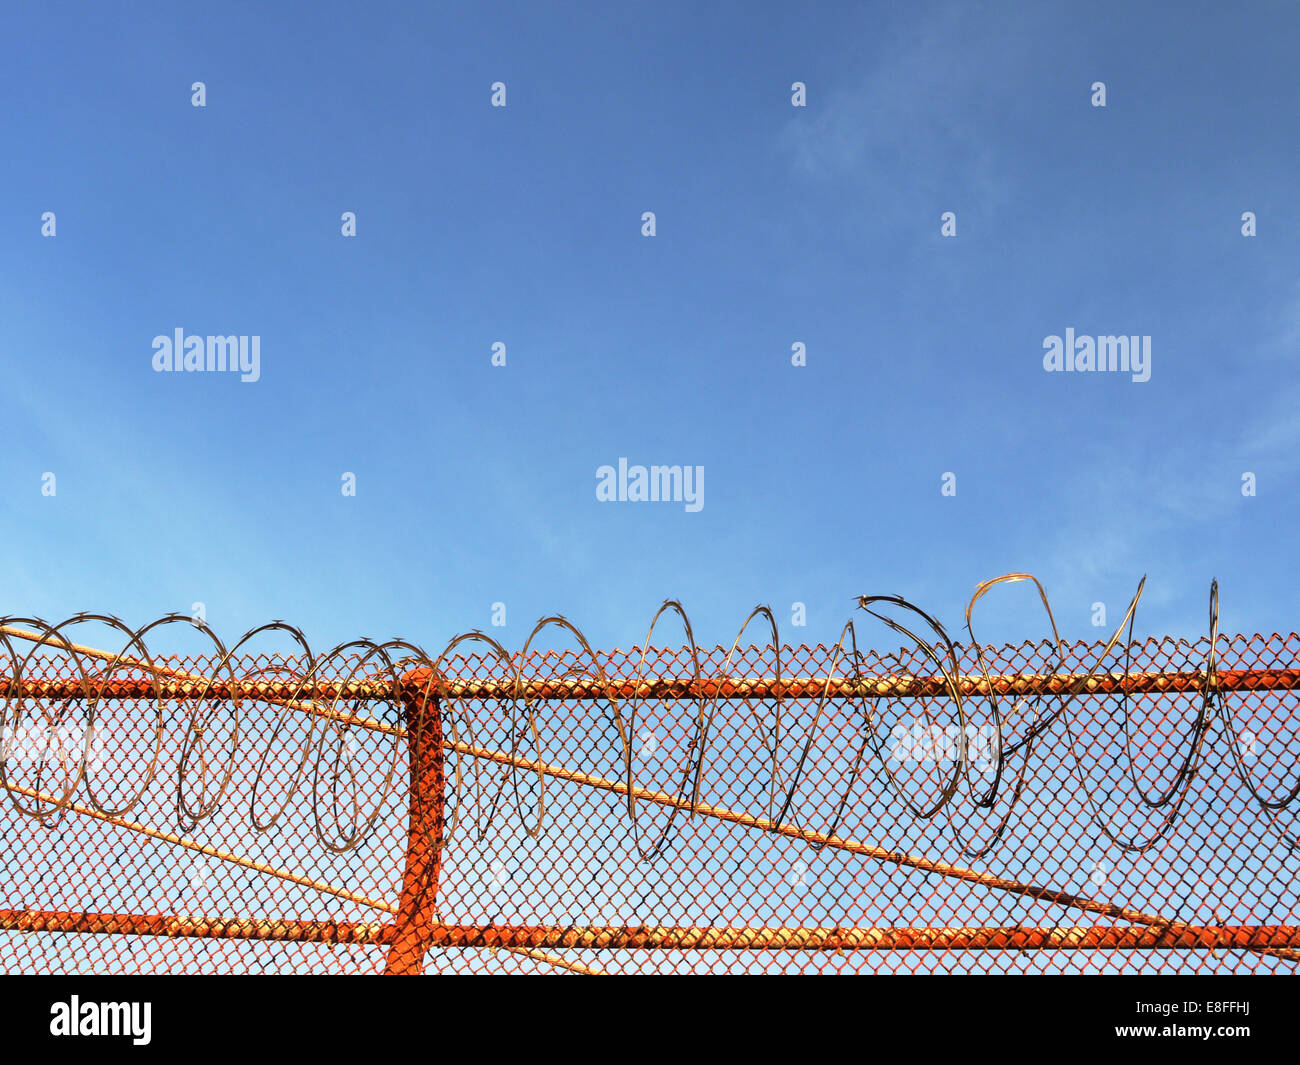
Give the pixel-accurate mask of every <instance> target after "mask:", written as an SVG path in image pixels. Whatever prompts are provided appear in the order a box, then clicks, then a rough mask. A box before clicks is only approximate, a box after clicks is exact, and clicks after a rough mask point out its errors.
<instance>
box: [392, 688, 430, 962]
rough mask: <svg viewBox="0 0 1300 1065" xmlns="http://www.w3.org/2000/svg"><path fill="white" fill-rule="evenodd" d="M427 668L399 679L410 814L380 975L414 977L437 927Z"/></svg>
mask: <svg viewBox="0 0 1300 1065" xmlns="http://www.w3.org/2000/svg"><path fill="white" fill-rule="evenodd" d="M431 679H432V675H431V673H430V671H429V670H427V669H419V670H412V671H411V672H410V673H408V674H406V676H405V677H403V678H402V720H403V723H404V725H405V727H406V741H407V750H408V752H409V759H410V764H411V788H410V815H409V821H408V826H407V837H406V871H405V873H404V874H403V877H402V897H401V902H400V903H399V905H398V910H397V916H396V918H395V919H394V921H393V929H394V931H393V940H392V944H391V945H390V946H389V948H388V960H387V963H386V965H385V967H384V973H385V975H392V976H414V975H418V974H420V973H422V972H423V971H424V953H425V951H426V950H427V949H428V940H429V933H430V931H431V929H432V928H433V926H434V925H435V924H436V923H437V917H436V915H435V913H434V910H435V908H436V906H437V901H438V880H439V876H440V874H441V872H442V833H443V751H442V718H441V713H440V710H441V707H440V705H439V700H438V697H437V695H435V694H433V693H432V691H431V689H432V688H433V685H432V683H431Z"/></svg>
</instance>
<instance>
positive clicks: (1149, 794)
mask: <svg viewBox="0 0 1300 1065" xmlns="http://www.w3.org/2000/svg"><path fill="white" fill-rule="evenodd" d="M1298 641H1300V636H1297V635H1295V634H1292V635H1290V636H1286V637H1282V636H1271V637H1263V636H1251V637H1246V636H1234V637H1228V636H1219V637H1218V639H1217V643H1216V645H1215V650H1216V657H1217V674H1207V673H1206V662H1207V654H1208V651H1209V649H1210V645H1209V639H1208V638H1206V639H1202V640H1200V641H1197V642H1187V641H1182V640H1174V639H1169V638H1166V639H1152V640H1148V641H1146V642H1144V643H1136V644H1133V645H1120V646H1118V647H1117V648H1114V649H1112V650H1111V651H1110V653H1109V654H1108V655H1106V656H1105V658H1104V659H1103V652H1104V651H1105V645H1103V644H1086V643H1080V644H1074V645H1065V648H1064V650H1065V658H1064V660H1063V661H1059V662H1058V660H1057V649H1056V646H1055V644H1053V643H1051V642H1047V641H1044V642H1041V643H1026V644H1023V645H1020V646H1008V647H1003V648H1000V649H995V648H987V647H986V648H984V649H983V652H984V659H985V661H984V664H983V668H981V664H980V662H979V659H978V656H977V654H976V652H975V650H974V649H973V648H971V647H960V646H959V647H958V648H957V654H958V665H959V667H960V675H961V677H963V678H964V679H962V680H960V681H954V680H952V679H947V678H945V677H944V676H943V675H941V674H939V673H938V671H936V669H935V668H934V658H933V657H932V656H931V653H930V652H929V651H928V650H926V649H924V648H920V647H918V648H916V649H914V650H912V651H902V652H899V653H898V654H897V655H893V656H890V657H889V658H888V659H882V658H879V657H877V656H875V655H872V654H862V655H860V656H858V657H857V658H856V659H854V660H853V663H852V668H851V666H850V662H849V661H848V660H847V659H846V652H844V651H842V650H839V649H837V648H827V647H823V646H817V647H789V646H783V647H782V648H781V650H780V653H779V656H778V653H777V651H776V650H775V649H774V648H773V647H771V646H768V647H750V648H742V649H738V650H737V651H736V652H735V653H734V654H731V653H730V649H729V648H725V647H719V648H715V649H713V650H712V651H710V652H700V655H699V660H698V665H697V663H696V660H695V659H694V657H693V655H692V651H691V649H690V648H682V649H677V650H671V649H651V650H649V651H646V652H644V662H643V661H642V655H643V652H642V651H641V650H640V649H633V650H631V651H614V652H591V653H590V654H588V653H586V652H585V651H575V652H564V653H560V652H547V653H538V652H530V653H529V654H527V655H526V656H514V657H512V658H509V659H504V658H502V657H501V656H500V655H499V654H494V653H484V654H460V653H455V652H454V651H453V653H451V654H449V655H447V656H446V657H444V658H443V659H441V660H440V661H439V662H438V664H437V673H436V674H435V673H434V672H432V671H431V669H430V668H429V666H430V664H429V663H427V661H426V662H420V661H416V660H411V659H407V660H405V661H402V660H401V659H402V656H401V655H399V654H398V653H396V652H393V653H392V655H391V659H392V660H391V661H390V662H379V661H377V660H376V658H375V656H374V655H373V654H372V653H371V652H369V651H367V650H364V649H362V650H357V651H356V652H355V653H350V654H343V655H338V656H334V657H329V658H327V659H324V660H316V663H315V666H314V668H309V667H308V666H307V664H306V662H305V661H304V660H298V659H294V658H280V657H274V658H272V657H267V656H252V655H236V656H235V657H233V658H230V659H229V660H227V661H225V662H223V661H222V659H221V656H220V655H216V654H214V655H212V656H209V657H191V658H167V659H152V662H153V668H145V667H143V666H140V665H131V664H124V663H122V662H118V663H117V664H116V665H115V666H113V668H112V669H111V670H109V672H108V674H105V673H104V672H103V668H104V666H103V663H102V662H100V663H98V665H96V663H94V662H93V661H90V660H88V659H85V658H82V659H81V660H75V659H74V658H73V657H71V656H69V655H66V654H63V653H61V652H59V651H58V650H57V649H56V648H53V647H50V646H45V647H42V648H40V650H41V654H33V655H32V656H31V657H25V655H26V650H25V649H24V650H22V651H21V652H20V650H19V645H18V643H17V642H16V641H15V642H14V643H13V644H11V645H10V652H11V655H12V656H13V657H11V658H10V659H9V660H6V661H3V662H0V665H3V668H4V671H5V674H6V675H7V676H8V677H10V678H11V680H10V682H9V687H8V694H7V697H6V699H5V704H4V705H5V718H4V720H5V746H4V760H3V763H2V764H3V770H4V774H3V775H4V780H3V784H4V788H5V790H6V792H7V797H8V801H7V802H6V803H5V805H4V812H3V813H2V814H0V834H2V837H3V840H2V842H3V847H2V853H3V856H4V863H5V877H4V881H3V883H4V899H3V901H2V902H0V968H2V969H3V970H4V971H6V972H11V973H12V972H38V973H50V972H76V973H97V972H131V973H151V972H180V973H189V972H222V973H226V972H230V973H258V972H323V973H378V972H384V971H390V972H415V971H421V970H423V971H425V972H502V971H505V972H538V971H540V972H554V973H561V972H576V973H586V972H607V973H626V972H683V971H691V972H701V971H751V972H775V971H888V972H928V971H944V972H952V971H972V972H985V971H990V972H1024V971H1033V972H1087V971H1107V972H1117V971H1124V972H1157V971H1171V972H1207V971H1223V972H1227V971H1232V972H1271V971H1283V972H1290V971H1294V969H1295V964H1296V959H1297V958H1298V957H1300V928H1298V927H1297V926H1298V925H1300V920H1297V886H1296V885H1297V877H1296V871H1297V856H1296V852H1295V850H1293V849H1292V842H1293V841H1294V840H1295V838H1296V834H1297V828H1298V827H1300V826H1298V825H1297V818H1296V802H1295V799H1296V794H1297V789H1300V757H1298V756H1300V717H1298V716H1297V713H1296V708H1297V694H1296V690H1295V689H1296V688H1297V687H1300V672H1298V671H1297V669H1296V650H1297V647H1298V646H1300V643H1298ZM138 650H139V649H137V651H138ZM937 650H938V653H939V655H940V656H942V654H943V653H944V652H943V650H942V649H937ZM20 655H21V656H24V657H22V659H21V661H19V656H20ZM96 669H98V670H99V671H98V672H96ZM516 670H517V671H518V675H517V677H516V674H515V671H516ZM1089 672H1092V673H1093V679H1092V681H1091V682H1090V683H1089V684H1088V686H1087V688H1086V690H1079V691H1075V690H1074V689H1076V688H1077V687H1078V685H1077V683H1076V682H1075V681H1074V680H1072V679H1069V678H1073V677H1078V676H1080V675H1081V674H1087V673H1089ZM985 673H987V674H988V675H990V676H991V677H992V678H993V679H992V681H991V682H989V681H986V680H984V679H983V678H984V674H985ZM832 678H834V679H832ZM927 678H928V679H927ZM954 684H956V686H957V687H959V688H960V689H961V692H962V695H963V697H962V699H961V700H960V702H959V701H958V700H957V699H955V698H954V697H953V691H952V688H953V686H954ZM990 687H992V688H993V689H994V690H995V691H999V692H1001V696H1000V698H999V700H998V702H997V704H996V706H995V705H994V703H993V702H992V701H991V700H990V699H989V698H987V692H988V689H989V688H990ZM1035 692H1038V693H1044V694H1039V695H1037V696H1035V695H1034V694H1033V693H1035ZM1061 692H1066V693H1067V694H1065V695H1061V694H1060V693H1061ZM1070 692H1074V693H1073V694H1069V693H1070Z"/></svg>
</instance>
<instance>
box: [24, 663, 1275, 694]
mask: <svg viewBox="0 0 1300 1065" xmlns="http://www.w3.org/2000/svg"><path fill="white" fill-rule="evenodd" d="M158 666H159V667H160V668H165V662H162V661H160V662H159V663H158ZM122 668H123V669H135V670H144V669H147V668H148V667H146V666H144V665H143V664H141V665H139V666H123V667H122ZM953 679H954V681H955V684H956V687H957V689H958V691H959V692H960V694H961V696H962V698H972V697H975V698H978V697H984V696H988V695H989V694H990V693H992V694H994V695H998V696H1006V697H1017V698H1019V697H1031V696H1035V695H1039V696H1041V695H1052V696H1054V695H1071V694H1079V695H1121V694H1130V695H1131V694H1141V693H1151V692H1157V693H1158V692H1167V693H1180V692H1203V691H1206V690H1209V689H1211V688H1214V689H1217V690H1219V691H1229V692H1232V691H1297V690H1300V668H1295V669H1221V670H1218V671H1217V672H1216V675H1215V678H1214V680H1213V682H1212V681H1211V680H1210V678H1209V677H1208V675H1207V674H1206V672H1205V671H1203V670H1196V671H1180V672H1168V673H1166V672H1141V673H1122V672H1111V673H1095V674H1092V675H1089V674H1087V673H1022V674H1001V673H1000V674H990V675H989V677H988V678H987V679H986V678H985V677H984V676H982V675H981V674H969V673H968V674H960V675H958V676H956V677H955V678H953ZM430 680H431V677H430V673H429V671H428V670H427V669H423V670H412V671H410V672H408V673H407V674H405V675H404V676H403V677H402V679H401V681H399V682H398V684H396V685H394V684H392V683H386V682H382V681H375V680H367V681H345V682H338V681H333V680H320V681H306V682H304V681H292V680H265V679H249V680H247V681H243V680H236V681H235V682H234V683H232V682H231V681H229V680H217V679H214V680H211V681H210V682H209V681H206V680H204V679H199V678H195V679H179V678H176V677H171V676H167V675H165V674H160V675H156V676H155V677H153V678H149V677H139V676H136V677H131V676H114V677H110V679H108V681H107V682H106V683H105V682H104V681H103V678H102V675H100V676H96V675H93V674H92V675H89V676H88V677H87V678H86V679H83V678H82V677H80V676H55V677H23V678H21V679H19V680H18V681H17V682H14V681H13V680H12V679H10V680H9V681H8V682H6V681H4V680H3V679H0V697H3V698H10V699H13V698H30V699H73V700H75V699H84V698H86V697H87V696H88V695H89V696H90V697H92V698H106V699H152V698H159V697H161V698H163V699H168V700H192V699H197V698H200V697H202V698H204V699H207V700H214V701H228V700H231V699H234V698H236V697H238V698H241V699H269V700H292V699H301V698H304V697H309V698H311V699H317V700H320V699H331V700H333V699H338V700H359V701H372V702H384V701H397V700H399V699H400V698H401V697H402V695H403V689H406V691H407V694H410V691H411V689H414V690H415V691H417V692H418V690H419V689H422V688H425V687H428V689H429V692H430V694H438V693H439V691H440V690H441V687H440V686H436V685H430ZM445 689H446V694H447V695H448V696H449V697H450V698H453V699H468V700H486V701H505V700H511V699H519V698H523V699H526V700H558V701H594V700H601V699H607V698H610V697H611V696H612V697H614V698H617V699H672V700H689V699H715V698H720V699H777V698H782V699H819V698H822V697H828V698H832V699H850V698H869V699H872V698H874V699H908V698H935V697H945V696H951V689H950V685H949V682H948V680H947V679H946V678H945V677H943V676H942V675H940V676H917V675H909V674H894V675H885V676H876V677H873V676H863V677H842V676H837V677H829V678H828V677H781V678H780V679H779V680H778V679H777V678H776V677H714V678H701V679H700V680H695V679H693V678H672V677H652V678H647V679H641V680H638V679H636V678H632V677H618V676H615V677H608V678H606V679H605V680H604V681H602V680H600V679H599V678H596V677H577V678H546V679H523V680H521V681H520V682H518V683H516V682H515V681H513V680H470V681H465V680H449V681H447V682H446V684H445Z"/></svg>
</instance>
